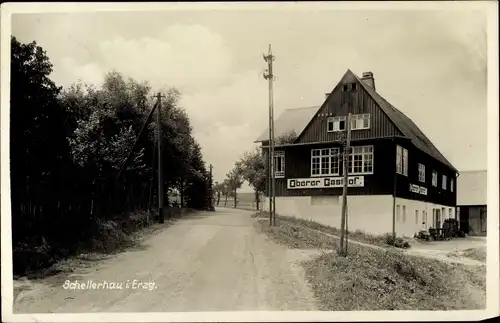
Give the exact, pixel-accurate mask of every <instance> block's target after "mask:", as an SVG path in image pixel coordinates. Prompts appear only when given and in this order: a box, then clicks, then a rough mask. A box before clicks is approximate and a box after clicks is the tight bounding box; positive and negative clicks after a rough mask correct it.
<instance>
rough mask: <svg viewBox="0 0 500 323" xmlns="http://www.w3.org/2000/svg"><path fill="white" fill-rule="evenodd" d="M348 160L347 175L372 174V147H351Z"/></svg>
mask: <svg viewBox="0 0 500 323" xmlns="http://www.w3.org/2000/svg"><path fill="white" fill-rule="evenodd" d="M348 160H349V163H348V165H349V169H348V173H349V174H353V175H360V174H373V146H354V147H351V152H350V154H349V157H348Z"/></svg>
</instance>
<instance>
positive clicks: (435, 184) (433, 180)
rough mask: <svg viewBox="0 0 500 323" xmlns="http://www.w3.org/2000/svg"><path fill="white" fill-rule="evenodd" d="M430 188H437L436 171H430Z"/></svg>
mask: <svg viewBox="0 0 500 323" xmlns="http://www.w3.org/2000/svg"><path fill="white" fill-rule="evenodd" d="M432 186H435V187H437V186H438V173H437V172H436V171H432Z"/></svg>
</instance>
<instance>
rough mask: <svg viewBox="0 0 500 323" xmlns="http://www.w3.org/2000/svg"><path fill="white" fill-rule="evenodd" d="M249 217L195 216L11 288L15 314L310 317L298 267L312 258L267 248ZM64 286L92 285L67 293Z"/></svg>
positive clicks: (224, 212) (236, 213) (234, 213)
mask: <svg viewBox="0 0 500 323" xmlns="http://www.w3.org/2000/svg"><path fill="white" fill-rule="evenodd" d="M250 214H251V212H248V211H243V210H234V209H218V210H217V212H199V213H196V214H195V215H193V216H189V217H188V218H185V219H182V220H179V221H177V222H176V223H175V224H174V225H172V226H170V227H167V228H165V229H163V230H162V231H160V232H158V233H156V234H155V235H153V236H151V237H149V238H148V239H146V240H145V241H144V242H143V243H142V244H141V245H140V246H138V247H135V248H133V249H130V250H128V251H126V252H123V253H121V254H119V255H117V256H115V257H112V258H108V259H104V260H98V261H95V262H94V263H93V264H92V266H79V268H78V269H76V270H75V271H74V272H73V273H72V274H59V275H57V276H53V277H50V278H46V279H42V280H38V281H27V280H24V281H17V282H15V286H18V293H16V294H17V295H16V300H15V302H14V313H82V312H182V311H238V310H278V311H279V310H299V311H301V310H302V311H303V310H316V309H317V308H318V307H317V301H316V300H315V298H314V296H313V293H312V291H311V290H310V288H309V286H308V285H307V284H306V283H305V278H304V270H303V269H302V266H301V265H300V262H302V261H304V260H309V259H311V256H314V255H315V254H316V253H315V252H311V251H304V250H292V249H287V248H285V247H283V246H279V245H277V244H275V243H273V242H271V241H269V240H268V238H267V237H266V236H264V235H262V234H259V233H258V232H256V231H255V230H254V228H253V225H252V222H253V221H255V219H252V218H251V217H250ZM80 267H81V268H80ZM134 280H135V283H134ZM65 281H70V282H71V283H74V282H76V281H78V283H85V284H89V282H90V285H91V286H92V285H93V284H94V285H93V288H90V289H89V288H87V289H71V288H64V284H65ZM102 282H107V283H108V284H111V283H115V284H117V286H119V285H118V284H120V283H121V284H122V286H121V289H119V288H116V287H117V286H115V289H112V288H111V285H109V286H108V288H104V287H99V285H98V284H99V283H102ZM127 282H128V285H127ZM139 282H141V283H142V285H141V286H139ZM101 286H103V285H101Z"/></svg>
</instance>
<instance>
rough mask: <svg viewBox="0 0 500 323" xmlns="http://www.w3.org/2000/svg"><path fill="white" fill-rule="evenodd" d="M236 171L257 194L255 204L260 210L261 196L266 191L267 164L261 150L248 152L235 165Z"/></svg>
mask: <svg viewBox="0 0 500 323" xmlns="http://www.w3.org/2000/svg"><path fill="white" fill-rule="evenodd" d="M235 169H236V172H237V173H238V174H240V176H241V177H242V178H243V179H244V180H246V181H247V182H248V183H249V184H250V186H252V188H253V189H254V192H255V204H256V208H257V210H259V209H260V208H259V202H260V201H259V200H260V199H259V196H260V194H261V193H263V192H264V191H265V189H266V162H265V160H264V156H263V155H262V152H261V150H260V148H258V147H256V148H255V150H254V151H252V152H247V153H245V154H244V155H243V157H241V159H240V160H239V161H237V162H236V164H235Z"/></svg>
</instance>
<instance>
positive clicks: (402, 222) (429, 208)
mask: <svg viewBox="0 0 500 323" xmlns="http://www.w3.org/2000/svg"><path fill="white" fill-rule="evenodd" d="M398 205H399V209H400V212H399V216H398V212H397V207H398ZM403 206H404V207H405V208H406V217H405V216H404V212H403ZM443 208H444V214H443ZM433 209H439V210H440V212H439V213H440V214H439V221H440V222H441V225H442V224H443V222H444V220H445V219H448V218H450V217H451V218H455V208H454V207H449V206H444V205H440V204H434V203H427V202H421V201H415V200H407V199H402V198H396V232H397V233H398V235H399V234H400V235H406V236H410V237H411V236H413V234H415V233H416V232H418V231H420V230H426V229H429V228H431V227H435V225H434V220H433ZM450 210H451V216H450ZM415 211H418V222H417V215H416V213H415ZM424 212H425V213H424ZM423 214H424V216H423Z"/></svg>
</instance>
